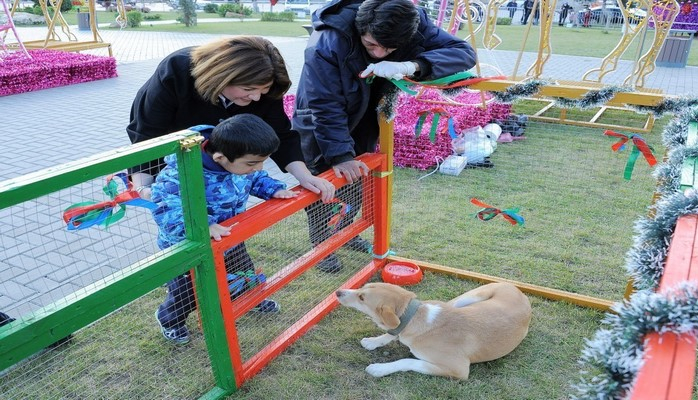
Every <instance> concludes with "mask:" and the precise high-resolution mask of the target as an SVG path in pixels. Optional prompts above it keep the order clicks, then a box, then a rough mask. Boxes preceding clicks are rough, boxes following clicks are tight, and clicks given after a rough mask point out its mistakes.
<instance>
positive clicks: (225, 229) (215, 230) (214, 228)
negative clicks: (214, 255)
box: [208, 224, 233, 242]
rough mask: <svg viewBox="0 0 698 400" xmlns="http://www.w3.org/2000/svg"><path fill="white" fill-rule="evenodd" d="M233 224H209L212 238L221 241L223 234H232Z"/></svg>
mask: <svg viewBox="0 0 698 400" xmlns="http://www.w3.org/2000/svg"><path fill="white" fill-rule="evenodd" d="M232 228H233V227H232V226H223V225H220V224H213V225H209V227H208V233H209V235H211V239H213V240H215V241H216V242H220V241H221V238H222V237H223V236H230V230H231V229H232Z"/></svg>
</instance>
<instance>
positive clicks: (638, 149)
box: [603, 130, 657, 180]
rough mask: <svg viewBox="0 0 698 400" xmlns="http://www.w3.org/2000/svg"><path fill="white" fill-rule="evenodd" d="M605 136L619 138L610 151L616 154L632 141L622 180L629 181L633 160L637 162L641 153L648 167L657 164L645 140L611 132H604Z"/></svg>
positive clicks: (635, 135) (640, 137) (636, 136)
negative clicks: (631, 148)
mask: <svg viewBox="0 0 698 400" xmlns="http://www.w3.org/2000/svg"><path fill="white" fill-rule="evenodd" d="M603 134H604V135H606V136H612V137H616V138H619V139H620V140H619V141H618V142H616V143H614V144H613V145H612V146H611V150H613V151H615V152H617V151H621V150H623V149H624V148H625V144H626V143H627V142H628V141H629V140H631V139H632V141H633V145H634V147H633V150H632V152H631V153H630V157H629V158H628V163H627V164H626V165H625V172H624V175H623V176H624V178H625V179H627V180H630V176H631V175H632V173H633V168H634V167H635V160H637V157H638V155H639V153H641V154H642V155H643V156H644V157H645V160H647V163H648V164H649V165H650V167H653V166H655V165H656V164H657V159H656V158H655V157H654V154H652V149H651V148H650V146H649V145H648V144H647V142H645V139H643V138H642V136H640V135H637V134H633V135H630V136H627V135H624V134H622V133H618V132H614V131H611V130H607V131H604V133H603Z"/></svg>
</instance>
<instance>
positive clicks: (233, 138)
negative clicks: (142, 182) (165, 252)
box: [152, 114, 298, 344]
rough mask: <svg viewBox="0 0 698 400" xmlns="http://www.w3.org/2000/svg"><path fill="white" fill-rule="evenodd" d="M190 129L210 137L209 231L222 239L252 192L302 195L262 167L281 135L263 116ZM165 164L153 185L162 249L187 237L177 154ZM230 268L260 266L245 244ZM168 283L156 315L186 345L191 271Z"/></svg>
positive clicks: (206, 159)
mask: <svg viewBox="0 0 698 400" xmlns="http://www.w3.org/2000/svg"><path fill="white" fill-rule="evenodd" d="M190 129H192V130H196V131H199V132H201V134H202V135H203V136H204V138H205V141H204V143H203V144H202V155H201V156H202V158H203V166H204V185H205V190H206V208H207V210H208V225H209V233H210V234H211V238H213V239H214V240H218V241H220V240H221V237H222V236H228V235H230V230H231V227H230V226H223V225H220V223H221V222H223V221H225V220H227V219H229V218H231V217H233V216H235V215H237V214H239V213H241V212H243V211H245V208H246V203H247V199H248V198H249V196H250V194H252V195H253V196H256V197H259V198H261V199H264V200H268V199H270V198H276V199H289V198H292V197H295V196H297V195H298V192H293V191H290V190H286V184H285V183H283V182H281V181H278V180H276V179H273V178H271V177H269V175H268V174H267V173H266V172H265V171H262V164H263V163H264V161H265V160H266V159H267V158H268V157H269V155H270V154H271V153H273V152H274V151H276V149H277V148H278V147H279V138H278V136H277V135H276V133H275V132H274V130H273V129H272V128H271V127H270V126H269V125H268V124H267V123H266V122H264V121H263V120H262V119H261V118H259V117H257V116H255V115H252V114H239V115H236V116H234V117H231V118H228V119H226V120H224V121H223V122H221V123H220V124H219V125H218V126H216V127H215V128H214V127H212V126H210V125H199V126H196V127H193V128H190ZM209 133H210V136H209ZM165 163H166V164H167V166H166V167H165V168H164V169H163V170H162V171H160V173H158V176H157V179H156V180H155V183H153V186H152V201H153V202H154V203H156V204H157V206H158V207H157V209H156V210H155V211H153V218H154V219H155V222H156V223H157V224H158V228H159V229H158V230H159V233H158V246H159V247H160V248H161V249H165V248H168V247H170V246H172V245H173V244H175V243H178V242H181V241H182V240H184V238H185V233H184V218H183V214H182V199H181V197H180V193H179V176H178V172H177V159H176V157H175V156H174V155H170V156H167V157H165ZM226 269H227V270H228V273H230V274H232V273H234V272H248V271H254V265H253V263H252V259H251V258H250V256H249V254H248V253H247V251H246V249H245V244H244V243H241V244H239V245H237V246H235V247H234V248H232V249H231V250H229V251H228V252H227V253H226ZM167 288H168V291H167V298H166V299H165V302H164V303H162V304H161V305H160V306H159V307H158V309H157V310H156V312H155V318H156V319H157V321H158V324H159V325H160V330H161V331H162V335H163V336H164V337H165V339H167V340H169V341H171V342H173V343H176V344H184V343H187V342H189V331H188V330H187V327H186V325H185V322H186V319H187V316H188V315H189V313H191V311H193V310H194V308H195V306H196V304H195V301H194V289H193V287H192V283H191V278H190V276H189V274H184V275H181V276H178V277H177V278H175V279H173V280H172V281H170V282H168V284H167ZM239 294H241V293H237V295H239ZM255 310H256V311H260V312H278V311H279V306H278V304H277V303H276V302H275V301H273V300H269V299H267V300H264V301H262V302H261V303H260V304H259V305H257V307H255Z"/></svg>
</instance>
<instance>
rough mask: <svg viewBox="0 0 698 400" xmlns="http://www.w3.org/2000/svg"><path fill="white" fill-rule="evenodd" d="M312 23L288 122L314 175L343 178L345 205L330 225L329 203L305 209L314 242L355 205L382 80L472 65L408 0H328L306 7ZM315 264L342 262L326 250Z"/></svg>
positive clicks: (462, 48)
mask: <svg viewBox="0 0 698 400" xmlns="http://www.w3.org/2000/svg"><path fill="white" fill-rule="evenodd" d="M312 24H313V28H314V31H313V33H312V35H311V36H310V38H309V40H308V45H307V47H306V50H305V63H304V66H303V70H302V72H301V77H300V81H299V84H298V91H297V93H296V104H295V111H294V114H293V118H292V122H293V128H294V129H295V130H297V131H298V132H299V133H300V136H301V146H302V149H303V155H304V156H305V161H306V164H307V165H308V168H309V169H310V171H311V172H312V173H313V174H319V173H322V172H324V171H327V170H330V169H331V170H333V171H334V174H335V176H337V177H343V178H345V179H346V180H347V182H348V185H347V186H344V187H343V188H341V189H340V190H338V191H337V197H338V198H339V199H341V201H343V202H344V203H345V204H348V205H349V206H350V207H349V210H350V211H349V212H348V213H347V214H346V215H345V216H344V217H343V218H342V219H341V221H340V223H339V226H338V227H333V228H330V227H329V226H328V221H329V219H330V218H331V217H332V215H331V208H332V205H331V204H320V203H315V204H312V205H311V206H309V207H308V208H307V209H306V211H307V213H308V226H309V234H310V241H311V242H312V244H313V245H318V244H320V243H321V242H323V241H324V240H326V239H327V238H328V237H329V236H331V234H332V233H333V232H334V231H336V230H337V229H342V228H344V227H346V226H348V225H349V224H350V223H351V222H352V220H353V218H354V216H355V215H356V214H357V213H358V211H359V210H360V208H361V182H362V177H364V176H366V175H367V174H368V167H367V166H366V165H365V164H364V163H362V162H360V161H357V160H355V159H354V158H355V157H356V156H358V155H361V154H363V153H366V152H373V151H375V148H376V143H377V141H378V130H379V129H378V112H377V107H378V103H379V101H380V100H381V98H382V97H383V96H384V95H385V94H386V93H387V92H388V89H390V88H391V87H392V84H391V83H390V82H389V79H402V78H404V77H409V78H412V79H416V80H429V79H436V78H442V77H446V76H449V75H452V74H455V73H458V72H462V71H465V70H468V69H470V68H472V67H473V66H474V65H475V52H474V50H473V49H472V47H470V45H469V44H468V43H466V42H465V41H463V40H462V39H460V38H457V37H455V36H452V35H450V34H448V33H446V32H445V31H443V30H442V29H440V28H438V27H436V26H435V25H434V24H433V23H432V21H431V20H430V19H429V17H428V16H427V13H426V11H425V10H424V9H418V8H417V7H416V6H415V5H414V4H413V3H412V1H410V0H365V1H361V0H333V1H332V2H330V3H328V4H327V5H325V6H323V7H322V8H320V9H318V10H316V11H315V13H313V16H312ZM347 246H348V247H349V248H350V249H352V250H357V251H361V252H370V251H371V244H370V243H368V242H367V241H366V240H364V239H362V238H360V237H355V238H353V239H352V240H351V241H349V242H348V243H347ZM318 268H319V269H320V270H322V271H326V272H337V271H339V270H341V268H342V266H341V263H340V261H339V259H338V258H337V256H336V255H335V254H330V255H329V256H328V257H326V258H325V259H323V260H322V261H321V262H320V263H319V264H318Z"/></svg>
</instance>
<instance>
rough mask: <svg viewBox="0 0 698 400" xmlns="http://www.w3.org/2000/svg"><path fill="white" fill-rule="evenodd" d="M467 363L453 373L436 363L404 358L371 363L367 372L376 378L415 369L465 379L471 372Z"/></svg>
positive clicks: (429, 373) (424, 372)
mask: <svg viewBox="0 0 698 400" xmlns="http://www.w3.org/2000/svg"><path fill="white" fill-rule="evenodd" d="M465 364H466V365H464V366H461V367H460V368H459V371H457V372H456V373H453V371H448V370H445V369H443V368H441V367H440V366H438V365H436V364H432V363H430V362H427V361H424V360H420V359H417V358H403V359H401V360H397V361H393V362H389V363H376V364H370V365H369V366H368V367H366V372H367V373H368V374H369V375H371V376H373V377H376V378H380V377H382V376H386V375H390V374H392V373H394V372H401V371H414V372H419V373H420V374H425V375H436V376H447V377H452V378H456V379H463V380H465V379H468V375H469V373H470V362H466V363H465Z"/></svg>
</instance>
